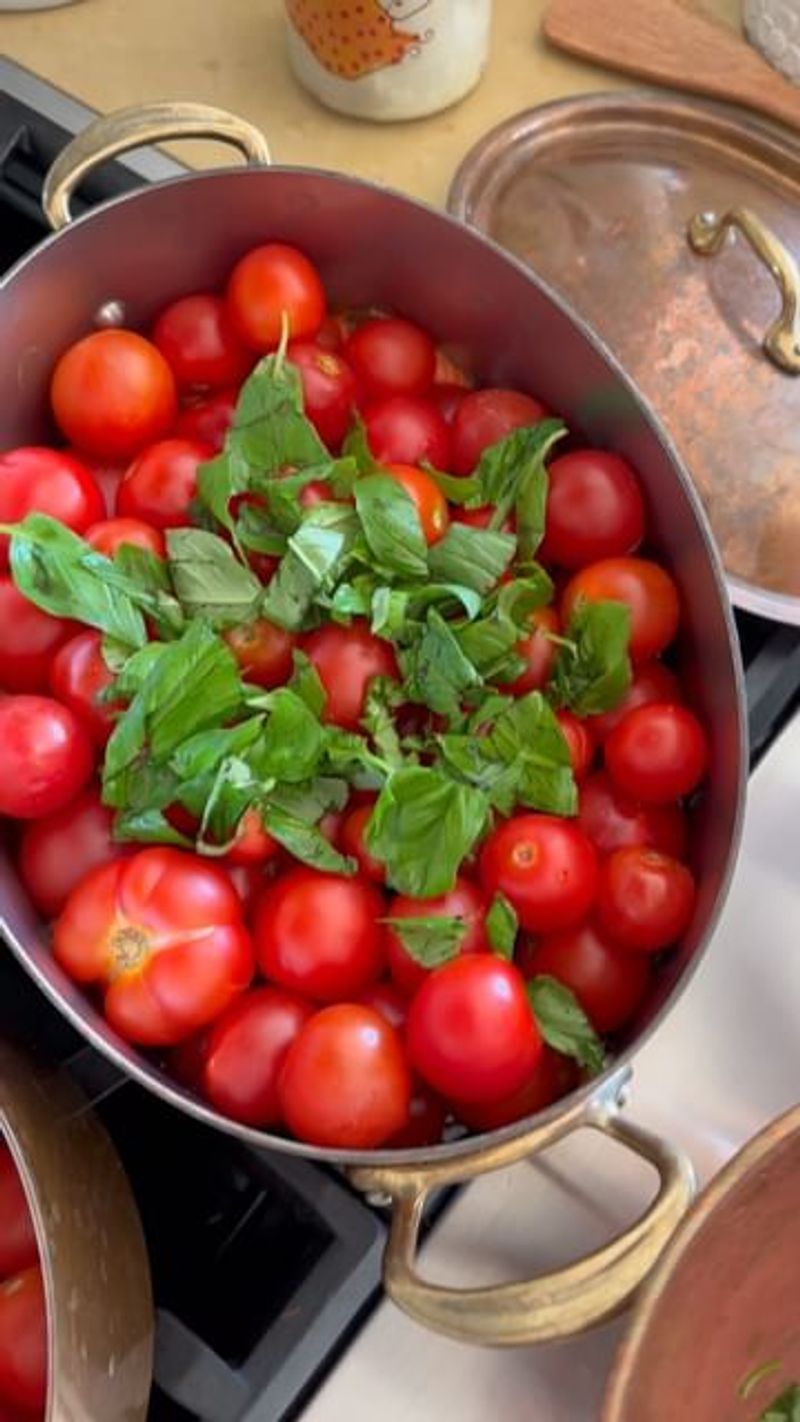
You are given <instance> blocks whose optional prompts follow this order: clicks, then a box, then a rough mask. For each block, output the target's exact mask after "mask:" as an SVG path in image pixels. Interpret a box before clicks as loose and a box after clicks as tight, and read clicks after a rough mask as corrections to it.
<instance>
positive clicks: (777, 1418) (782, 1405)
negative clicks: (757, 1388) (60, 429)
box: [758, 1383, 800, 1422]
mask: <svg viewBox="0 0 800 1422" xmlns="http://www.w3.org/2000/svg"><path fill="white" fill-rule="evenodd" d="M758 1422H800V1385H799V1384H798V1383H793V1384H792V1386H791V1387H788V1388H787V1389H786V1391H785V1392H782V1393H781V1394H780V1396H779V1397H776V1398H775V1400H774V1401H773V1402H771V1403H770V1405H769V1407H767V1408H766V1409H765V1410H764V1411H763V1412H762V1413H761V1416H760V1417H759V1419H758Z"/></svg>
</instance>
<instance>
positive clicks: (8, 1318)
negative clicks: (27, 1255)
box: [0, 1264, 47, 1415]
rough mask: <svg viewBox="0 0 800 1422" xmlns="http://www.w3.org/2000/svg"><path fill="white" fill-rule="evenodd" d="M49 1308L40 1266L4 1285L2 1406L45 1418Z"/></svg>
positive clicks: (0, 1306)
mask: <svg viewBox="0 0 800 1422" xmlns="http://www.w3.org/2000/svg"><path fill="white" fill-rule="evenodd" d="M46 1397H47V1308H46V1304H45V1296H44V1284H43V1282H42V1273H41V1270H40V1268H39V1266H38V1264H37V1265H34V1266H33V1267H32V1268H30V1269H24V1270H23V1271H22V1272H21V1273H19V1274H14V1275H13V1276H12V1277H11V1278H10V1279H6V1280H5V1282H4V1283H2V1284H0V1404H2V1403H8V1404H9V1405H10V1406H12V1407H20V1408H22V1409H23V1410H24V1411H25V1412H26V1414H30V1413H34V1414H36V1413H38V1414H40V1415H43V1409H44V1405H45V1400H46Z"/></svg>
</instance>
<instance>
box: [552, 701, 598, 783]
mask: <svg viewBox="0 0 800 1422" xmlns="http://www.w3.org/2000/svg"><path fill="white" fill-rule="evenodd" d="M556 720H557V721H558V724H559V726H560V727H561V731H562V734H563V736H564V739H565V741H566V743H567V745H568V746H569V755H570V760H571V761H572V774H573V775H574V776H575V779H576V780H583V778H584V776H585V775H587V774H588V773H589V771H590V770H591V767H592V761H593V760H594V749H595V747H594V741H593V740H592V733H591V731H590V730H589V727H588V725H587V723H586V721H582V720H581V719H580V718H579V717H578V716H575V715H573V713H572V712H571V711H557V712H556Z"/></svg>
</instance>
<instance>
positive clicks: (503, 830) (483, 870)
mask: <svg viewBox="0 0 800 1422" xmlns="http://www.w3.org/2000/svg"><path fill="white" fill-rule="evenodd" d="M480 878H481V883H482V884H483V887H484V889H485V890H486V893H487V894H488V895H489V897H493V896H494V895H495V894H497V893H502V894H505V896H506V898H507V899H508V901H509V903H511V904H512V906H513V907H514V909H515V910H516V913H517V916H518V918H519V921H520V924H521V926H522V927H523V928H526V929H528V931H529V932H532V933H549V932H553V931H555V930H556V929H560V928H570V927H572V925H573V924H576V923H579V922H580V921H581V919H582V918H584V917H585V915H586V914H587V913H588V911H589V909H590V908H591V906H592V903H593V902H594V897H595V894H596V891H597V856H596V853H595V850H594V846H593V845H592V844H591V843H590V841H589V840H588V839H587V838H586V836H585V835H584V834H583V833H582V831H581V830H580V829H579V828H578V827H577V826H576V825H575V824H573V823H572V822H571V821H569V820H560V819H557V818H556V817H555V816H553V815H538V814H523V815H515V816H513V817H512V818H511V819H509V820H505V821H503V822H501V823H500V825H498V827H497V829H496V830H494V832H493V833H492V834H491V835H490V836H489V838H488V839H487V840H486V842H485V844H484V846H483V848H482V850H481V855H480Z"/></svg>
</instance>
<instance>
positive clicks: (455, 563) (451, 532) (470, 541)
mask: <svg viewBox="0 0 800 1422" xmlns="http://www.w3.org/2000/svg"><path fill="white" fill-rule="evenodd" d="M516 548H517V541H516V539H515V538H514V535H513V534H511V533H496V532H494V531H489V530H488V529H485V528H471V527H470V526H469V524H466V523H451V525H450V527H449V528H448V530H447V532H446V534H445V536H444V538H441V539H440V540H439V542H438V543H435V544H434V545H433V547H432V548H431V550H430V552H429V554H428V563H429V566H430V571H431V577H432V578H435V580H436V581H437V582H439V583H456V584H458V585H460V586H461V587H466V588H472V589H473V591H474V592H477V593H480V594H481V595H485V594H486V593H488V592H490V591H491V589H492V588H493V587H494V586H495V585H496V583H497V582H498V579H499V578H501V577H502V576H503V573H504V572H505V570H506V568H507V567H508V566H509V564H510V562H511V560H512V558H513V557H514V554H515V552H516Z"/></svg>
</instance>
